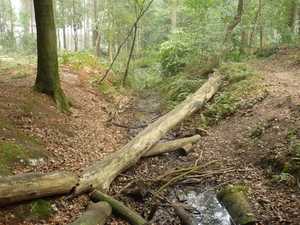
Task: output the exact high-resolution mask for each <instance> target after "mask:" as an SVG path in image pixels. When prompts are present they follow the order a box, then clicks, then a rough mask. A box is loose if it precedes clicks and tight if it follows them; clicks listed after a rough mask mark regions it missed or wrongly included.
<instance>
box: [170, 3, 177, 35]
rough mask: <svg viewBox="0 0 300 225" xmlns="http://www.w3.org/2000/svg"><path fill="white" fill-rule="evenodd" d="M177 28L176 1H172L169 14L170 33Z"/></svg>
mask: <svg viewBox="0 0 300 225" xmlns="http://www.w3.org/2000/svg"><path fill="white" fill-rule="evenodd" d="M176 27H177V0H174V1H173V4H172V13H171V28H172V31H173V30H175V29H176Z"/></svg>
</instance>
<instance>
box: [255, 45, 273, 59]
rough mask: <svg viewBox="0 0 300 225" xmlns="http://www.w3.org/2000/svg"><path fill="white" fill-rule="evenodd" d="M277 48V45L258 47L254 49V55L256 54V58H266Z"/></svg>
mask: <svg viewBox="0 0 300 225" xmlns="http://www.w3.org/2000/svg"><path fill="white" fill-rule="evenodd" d="M277 49H278V48H277V47H266V48H259V49H257V50H256V52H255V53H254V55H256V56H257V57H258V58H268V57H270V56H271V55H273V54H275V53H276V52H277Z"/></svg>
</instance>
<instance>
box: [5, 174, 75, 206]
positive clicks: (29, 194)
mask: <svg viewBox="0 0 300 225" xmlns="http://www.w3.org/2000/svg"><path fill="white" fill-rule="evenodd" d="M77 182H78V176H77V175H76V174H75V173H73V172H58V173H31V174H30V173H29V174H19V175H15V176H10V177H1V178H0V207H1V206H4V205H8V204H12V203H15V202H21V201H25V200H30V199H36V198H40V197H45V196H51V195H59V194H68V193H70V192H71V190H72V189H73V188H74V187H75V186H76V184H77Z"/></svg>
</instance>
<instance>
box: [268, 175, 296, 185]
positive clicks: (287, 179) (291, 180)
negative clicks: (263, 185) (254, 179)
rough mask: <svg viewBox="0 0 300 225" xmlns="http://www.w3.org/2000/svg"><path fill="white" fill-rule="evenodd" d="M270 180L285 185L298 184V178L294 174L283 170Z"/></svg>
mask: <svg viewBox="0 0 300 225" xmlns="http://www.w3.org/2000/svg"><path fill="white" fill-rule="evenodd" d="M270 182H271V183H276V184H281V185H285V186H293V185H295V184H296V179H295V177H293V175H291V174H289V173H284V172H282V173H280V174H276V175H273V176H272V178H271V180H270Z"/></svg>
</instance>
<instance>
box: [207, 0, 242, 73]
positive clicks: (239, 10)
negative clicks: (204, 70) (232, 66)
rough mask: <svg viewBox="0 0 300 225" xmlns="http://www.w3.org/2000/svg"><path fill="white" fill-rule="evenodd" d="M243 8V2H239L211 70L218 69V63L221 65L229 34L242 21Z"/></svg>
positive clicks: (240, 0)
mask: <svg viewBox="0 0 300 225" xmlns="http://www.w3.org/2000/svg"><path fill="white" fill-rule="evenodd" d="M243 7H244V0H239V3H238V7H237V14H236V16H235V17H234V19H233V20H232V21H231V23H230V24H229V26H228V27H227V30H226V35H225V38H224V41H223V44H222V46H221V49H220V51H219V54H218V55H217V56H216V58H215V59H214V62H213V67H212V69H214V68H218V67H219V66H220V63H221V61H222V59H223V57H224V55H225V53H226V49H227V45H228V43H229V41H230V37H231V33H232V31H233V29H234V28H235V26H236V25H238V23H239V22H240V21H241V19H242V15H243Z"/></svg>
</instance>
